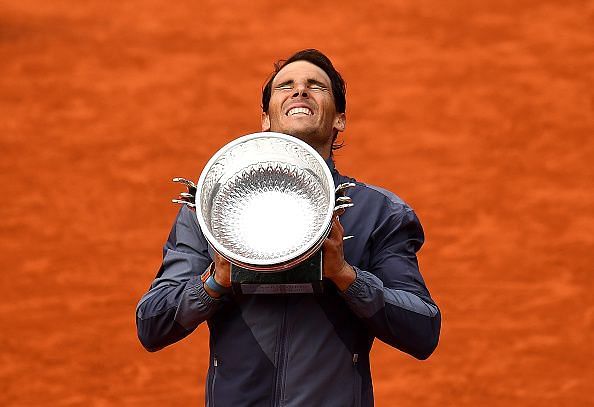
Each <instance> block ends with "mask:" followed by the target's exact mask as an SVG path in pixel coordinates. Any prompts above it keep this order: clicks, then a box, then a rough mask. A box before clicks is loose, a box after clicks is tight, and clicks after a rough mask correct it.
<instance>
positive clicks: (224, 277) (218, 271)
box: [204, 252, 231, 298]
mask: <svg viewBox="0 0 594 407" xmlns="http://www.w3.org/2000/svg"><path fill="white" fill-rule="evenodd" d="M214 279H215V281H216V282H217V283H218V284H219V285H222V286H223V287H231V263H229V261H227V259H225V258H224V257H223V256H221V255H220V254H218V253H216V252H215V258H214ZM204 289H205V290H206V292H207V293H208V295H210V296H211V297H213V298H219V297H220V296H221V295H222V294H220V293H218V292H216V291H214V290H212V289H211V288H210V287H208V286H207V285H206V284H205V285H204Z"/></svg>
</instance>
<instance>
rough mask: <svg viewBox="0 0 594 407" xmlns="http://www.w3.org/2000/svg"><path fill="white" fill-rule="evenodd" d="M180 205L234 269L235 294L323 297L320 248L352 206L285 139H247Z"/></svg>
mask: <svg viewBox="0 0 594 407" xmlns="http://www.w3.org/2000/svg"><path fill="white" fill-rule="evenodd" d="M174 181H175V182H181V183H184V184H185V185H186V186H187V187H188V192H182V193H181V194H180V196H179V198H178V199H174V200H173V202H175V203H180V204H186V205H188V206H190V207H192V208H193V209H195V212H196V218H197V220H198V224H199V225H200V228H201V229H202V232H203V233H204V236H205V237H206V239H207V241H208V242H209V244H210V245H211V246H212V248H213V249H214V250H216V251H217V252H218V253H219V254H220V255H222V256H223V257H225V258H226V259H227V260H229V262H231V282H232V284H233V289H234V291H235V292H236V293H243V294H287V293H319V292H321V291H322V289H323V284H322V253H321V246H322V244H323V242H324V239H326V237H327V236H328V234H329V232H330V228H331V225H332V217H333V215H334V213H335V212H336V211H343V210H344V209H346V208H348V207H350V206H352V202H351V200H350V198H349V197H346V196H344V192H345V191H346V190H347V189H348V188H349V187H351V186H353V185H354V184H341V185H339V187H338V188H335V186H334V181H333V179H332V175H331V173H330V170H329V168H328V166H327V165H326V163H325V162H324V159H323V158H322V157H321V156H320V155H319V154H318V153H317V152H316V151H315V150H314V149H313V148H312V147H311V146H309V145H308V144H307V143H305V142H303V141H301V140H299V139H297V138H295V137H293V136H289V135H286V134H281V133H274V132H263V133H254V134H249V135H246V136H243V137H240V138H238V139H236V140H234V141H232V142H230V143H229V144H227V145H225V146H224V147H223V148H221V149H220V150H219V151H218V152H217V153H216V154H215V155H214V156H213V157H212V158H211V159H210V160H209V161H208V163H207V164H206V166H205V168H204V170H203V171H202V174H201V175H200V178H199V180H198V184H194V183H193V182H191V181H188V180H186V179H184V178H175V179H174Z"/></svg>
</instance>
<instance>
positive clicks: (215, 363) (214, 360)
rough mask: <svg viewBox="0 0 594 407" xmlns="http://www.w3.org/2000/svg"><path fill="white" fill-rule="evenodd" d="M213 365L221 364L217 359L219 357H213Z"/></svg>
mask: <svg viewBox="0 0 594 407" xmlns="http://www.w3.org/2000/svg"><path fill="white" fill-rule="evenodd" d="M212 365H213V366H214V367H217V366H218V365H219V361H218V360H217V358H216V357H215V358H214V359H213V361H212Z"/></svg>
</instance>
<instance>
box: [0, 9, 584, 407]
mask: <svg viewBox="0 0 594 407" xmlns="http://www.w3.org/2000/svg"><path fill="white" fill-rule="evenodd" d="M592 10H593V8H592V2H586V1H543V0H538V1H536V0H535V1H508V0H497V1H473V0H448V1H428V0H407V1H405V0H403V1H370V2H363V1H341V2H338V1H337V2H330V1H322V0H317V1H309V0H303V1H299V2H284V3H281V2H273V1H269V2H267V1H178V2H166V1H163V0H154V1H140V0H139V1H126V2H121V3H120V2H107V1H99V0H94V1H84V2H79V1H58V0H56V1H51V2H50V1H41V0H37V1H28V0H19V1H7V0H2V1H0V149H1V150H0V151H1V154H2V155H1V160H0V182H1V191H2V202H1V204H0V222H1V223H0V227H1V229H0V247H1V248H2V256H1V259H0V267H1V270H0V271H1V273H0V282H1V291H0V405H2V406H189V405H202V404H203V397H204V389H203V387H204V381H205V375H206V367H207V353H208V329H207V327H206V326H201V327H199V328H198V329H197V330H196V331H195V332H194V333H193V334H192V335H191V336H190V337H188V338H187V339H185V340H183V341H181V342H179V343H177V344H175V345H174V346H171V347H169V348H166V349H164V350H162V351H160V352H158V353H154V354H151V353H148V352H146V351H145V350H144V349H143V348H142V347H141V345H140V344H139V342H138V340H137V338H136V331H135V323H134V311H135V306H136V303H137V301H138V299H139V298H140V296H141V295H142V294H143V293H144V291H145V290H146V289H147V287H148V285H149V283H150V282H151V280H152V278H153V276H154V275H155V273H156V271H157V269H158V267H159V264H160V259H161V247H162V244H163V243H164V241H165V239H166V237H167V235H168V233H169V228H170V226H171V224H172V222H173V219H174V217H175V214H176V212H177V207H176V206H175V205H173V204H171V203H170V199H171V198H173V197H175V196H176V195H177V193H178V192H180V191H181V189H180V188H179V186H177V185H175V184H172V183H171V181H170V180H171V178H172V177H175V176H186V177H189V178H193V179H197V178H198V176H199V174H200V171H201V170H202V168H203V166H204V164H205V163H206V161H207V160H208V158H210V157H211V155H212V154H213V153H214V152H215V151H216V150H218V149H219V148H220V147H221V146H223V145H224V144H226V143H227V142H229V141H230V140H232V139H233V138H236V137H238V136H240V135H243V134H247V133H251V132H254V131H258V130H259V128H260V123H259V120H260V90H261V86H262V85H263V83H264V81H265V79H266V77H267V75H268V74H269V72H270V71H271V69H272V63H273V61H275V60H276V59H278V58H282V57H286V56H288V55H290V53H292V52H294V51H296V50H298V49H301V48H306V47H316V48H319V49H321V50H323V51H324V52H325V53H327V54H328V55H329V56H330V57H331V58H332V59H333V60H334V62H335V64H336V65H337V67H338V68H339V70H341V72H342V73H343V74H344V76H345V78H346V80H347V82H348V107H347V113H348V126H347V131H346V132H345V133H344V137H343V140H344V142H345V147H344V149H342V150H340V151H339V152H338V153H337V154H336V161H337V165H338V167H339V168H340V169H341V171H342V172H344V173H347V174H350V175H354V176H356V177H357V178H358V179H360V180H363V181H366V182H368V183H371V184H376V185H381V186H383V187H386V188H388V189H390V190H393V191H395V192H396V193H397V194H399V195H400V196H401V197H402V198H403V199H405V200H406V201H407V202H409V203H410V204H411V205H412V206H413V207H414V208H415V209H416V211H417V213H418V215H419V217H420V218H421V220H422V222H423V225H424V227H425V231H426V235H427V242H426V244H425V246H424V247H423V249H422V250H421V252H420V255H419V259H420V264H421V270H422V273H423V275H424V277H425V279H426V281H427V284H428V286H429V288H430V290H431V292H432V295H433V297H434V298H435V300H436V301H437V302H438V304H439V305H440V307H441V309H442V311H443V329H442V335H441V341H440V345H439V347H438V349H437V351H436V353H435V354H434V355H433V356H432V357H431V358H430V359H429V360H427V361H425V362H419V361H416V360H413V359H412V358H411V357H409V356H407V355H404V354H402V353H400V352H398V351H396V350H393V349H391V348H388V347H387V346H385V345H383V344H381V343H376V344H375V346H374V349H373V353H372V357H373V361H372V363H373V378H374V388H375V394H376V401H377V405H379V406H477V405H484V406H581V405H592V404H590V403H594V394H593V393H594V362H593V361H594V346H593V343H594V335H593V333H594V301H593V299H592V298H594V295H593V294H592V288H593V284H592V283H593V281H594V277H593V271H594V267H593V260H594V236H593V234H594V220H593V216H592V215H593V209H592V208H593V205H594V194H593V188H592V179H593V178H594V174H593V168H594V164H593V161H594V142H593V141H592V136H594V133H593V130H594V125H593V106H592V85H593V83H592V79H593V78H592V72H594V34H593V28H592V27H593V25H592V19H591V12H592ZM238 346H241V344H238ZM322 363H323V362H322Z"/></svg>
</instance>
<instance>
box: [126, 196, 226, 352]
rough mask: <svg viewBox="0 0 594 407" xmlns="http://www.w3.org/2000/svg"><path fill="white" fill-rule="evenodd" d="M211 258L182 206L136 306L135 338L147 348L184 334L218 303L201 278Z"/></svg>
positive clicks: (192, 220) (189, 331) (153, 347)
mask: <svg viewBox="0 0 594 407" xmlns="http://www.w3.org/2000/svg"><path fill="white" fill-rule="evenodd" d="M211 261H212V260H211V256H210V254H209V252H208V243H207V241H206V239H205V238H204V235H203V234H202V232H201V231H200V227H199V226H198V223H197V221H196V219H195V215H194V213H193V212H192V211H191V210H189V209H188V208H187V207H185V206H184V207H182V208H181V210H180V212H179V214H178V216H177V218H176V220H175V223H174V225H173V228H172V229H171V233H170V234H169V238H168V240H167V243H166V244H165V246H164V248H163V263H162V264H161V268H160V269H159V272H158V273H157V276H156V278H155V279H154V281H153V283H152V284H151V286H150V289H149V291H148V292H147V293H146V294H144V295H143V296H142V298H141V299H140V302H139V303H138V306H137V308H136V327H137V331H138V338H139V339H140V342H141V343H142V345H143V346H144V347H145V348H146V349H147V350H148V351H150V352H154V351H157V350H159V349H161V348H163V347H165V346H167V345H170V344H172V343H174V342H177V341H179V340H180V339H182V338H184V337H186V336H187V335H189V334H190V333H191V332H192V331H194V329H196V327H197V326H198V325H199V324H200V323H202V322H204V321H205V320H207V319H208V318H210V316H211V315H212V314H213V313H214V312H215V311H216V310H217V308H218V307H219V306H220V303H221V300H218V299H214V298H212V297H210V296H209V295H208V294H207V293H206V291H205V290H204V286H203V285H202V281H201V280H200V274H202V273H203V272H204V271H205V270H206V269H207V268H208V266H209V265H210V263H211Z"/></svg>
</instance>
